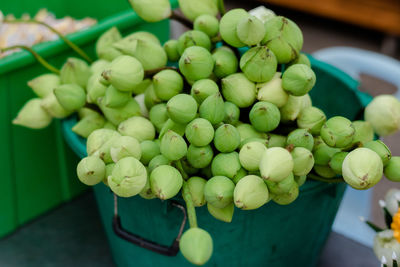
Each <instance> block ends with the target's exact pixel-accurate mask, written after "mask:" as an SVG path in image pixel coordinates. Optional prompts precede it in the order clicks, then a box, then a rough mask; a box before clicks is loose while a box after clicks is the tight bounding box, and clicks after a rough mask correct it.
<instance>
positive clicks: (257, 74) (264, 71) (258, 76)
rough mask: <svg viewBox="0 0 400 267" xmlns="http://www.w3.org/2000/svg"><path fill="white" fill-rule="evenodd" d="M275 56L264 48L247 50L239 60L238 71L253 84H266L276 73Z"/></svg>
mask: <svg viewBox="0 0 400 267" xmlns="http://www.w3.org/2000/svg"><path fill="white" fill-rule="evenodd" d="M276 67H277V62H276V58H275V55H274V54H273V53H272V52H271V51H270V50H269V49H268V48H267V47H266V46H257V47H253V48H251V49H250V50H248V51H247V52H246V53H244V54H243V56H242V57H241V58H240V69H241V70H242V71H243V73H244V74H245V75H246V77H247V78H248V79H249V80H250V81H253V82H267V81H269V80H271V79H272V77H274V74H275V73H276Z"/></svg>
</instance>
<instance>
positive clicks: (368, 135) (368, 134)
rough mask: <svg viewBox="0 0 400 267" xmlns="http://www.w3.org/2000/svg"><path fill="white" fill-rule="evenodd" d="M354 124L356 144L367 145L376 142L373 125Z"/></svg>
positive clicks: (366, 123) (355, 122)
mask: <svg viewBox="0 0 400 267" xmlns="http://www.w3.org/2000/svg"><path fill="white" fill-rule="evenodd" d="M352 124H353V127H354V129H355V132H354V136H353V143H354V144H357V143H360V144H365V143H367V142H369V141H372V140H374V129H373V128H372V125H371V123H369V122H367V121H353V123H352Z"/></svg>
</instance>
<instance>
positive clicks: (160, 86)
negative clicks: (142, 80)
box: [153, 70, 183, 100]
mask: <svg viewBox="0 0 400 267" xmlns="http://www.w3.org/2000/svg"><path fill="white" fill-rule="evenodd" d="M153 85H154V92H155V94H156V95H157V97H158V98H160V99H161V100H169V99H171V97H173V96H175V95H177V94H179V93H180V92H182V90H183V79H182V77H181V75H179V73H178V72H176V71H174V70H162V71H160V72H159V73H157V74H156V75H154V77H153Z"/></svg>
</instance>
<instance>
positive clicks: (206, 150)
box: [186, 145, 214, 169]
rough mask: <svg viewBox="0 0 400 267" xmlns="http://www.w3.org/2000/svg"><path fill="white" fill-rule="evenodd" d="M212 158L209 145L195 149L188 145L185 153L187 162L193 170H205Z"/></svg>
mask: <svg viewBox="0 0 400 267" xmlns="http://www.w3.org/2000/svg"><path fill="white" fill-rule="evenodd" d="M213 156H214V152H213V150H212V148H211V146H210V145H206V146H201V147H197V146H194V145H190V146H189V148H188V151H187V155H186V157H187V160H188V162H189V163H190V165H192V166H193V167H194V168H198V169H201V168H205V167H207V166H208V165H209V164H210V163H211V161H212V159H213Z"/></svg>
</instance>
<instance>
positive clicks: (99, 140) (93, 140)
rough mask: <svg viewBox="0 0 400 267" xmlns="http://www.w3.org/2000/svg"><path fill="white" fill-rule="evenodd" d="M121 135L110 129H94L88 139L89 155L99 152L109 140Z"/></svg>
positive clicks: (87, 149)
mask: <svg viewBox="0 0 400 267" xmlns="http://www.w3.org/2000/svg"><path fill="white" fill-rule="evenodd" d="M120 136H121V135H120V134H119V133H118V132H117V131H113V130H110V129H98V130H95V131H93V132H92V133H91V134H90V135H89V137H88V139H87V141H86V152H87V154H88V155H89V156H92V155H94V154H95V153H97V152H98V151H99V150H100V149H101V147H102V146H104V144H106V143H107V142H108V141H110V140H112V139H114V138H118V137H120Z"/></svg>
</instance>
